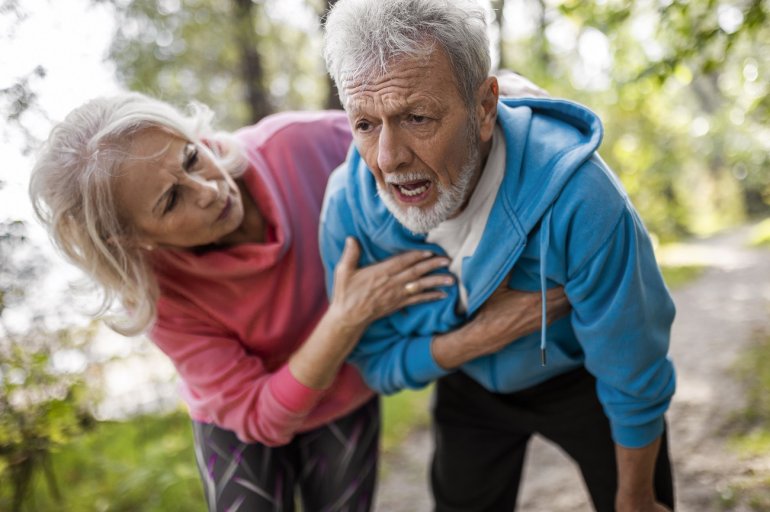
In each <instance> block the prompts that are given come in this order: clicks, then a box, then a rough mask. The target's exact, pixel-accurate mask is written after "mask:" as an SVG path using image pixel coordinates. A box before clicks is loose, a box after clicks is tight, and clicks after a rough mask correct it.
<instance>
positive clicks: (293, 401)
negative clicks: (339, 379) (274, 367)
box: [269, 364, 326, 412]
mask: <svg viewBox="0 0 770 512" xmlns="http://www.w3.org/2000/svg"><path fill="white" fill-rule="evenodd" d="M269 385H270V390H271V391H272V392H273V396H274V397H275V399H276V400H277V401H278V402H279V403H280V404H281V405H283V406H284V407H286V409H288V410H290V411H295V412H304V411H308V410H310V409H311V408H313V407H314V406H315V405H316V404H317V403H318V400H320V399H321V397H322V396H323V395H324V393H325V392H326V391H325V390H323V389H313V388H310V387H307V386H306V385H304V384H302V383H301V382H300V381H298V380H297V379H296V378H295V377H294V375H292V374H291V371H289V365H288V364H285V365H283V368H281V369H280V370H278V371H277V372H276V373H274V374H273V378H272V379H270V383H269Z"/></svg>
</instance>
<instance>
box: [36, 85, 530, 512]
mask: <svg viewBox="0 0 770 512" xmlns="http://www.w3.org/2000/svg"><path fill="white" fill-rule="evenodd" d="M210 120H211V114H210V111H209V110H208V109H206V108H205V107H202V106H196V107H194V108H193V109H192V110H191V111H190V113H189V114H183V113H181V112H179V111H178V110H176V109H174V108H173V107H171V106H170V105H168V104H166V103H163V102H160V101H157V100H154V99H152V98H149V97H147V96H144V95H141V94H136V93H129V94H123V95H119V96H116V97H112V98H104V99H96V100H93V101H91V102H89V103H87V104H85V105H83V106H82V107H80V108H78V109H76V110H74V111H73V112H72V113H70V114H69V116H68V117H67V118H66V119H65V121H64V122H62V123H61V124H59V125H58V126H56V127H55V128H54V130H53V131H52V133H51V135H50V138H49V140H48V141H47V144H46V145H45V147H44V148H43V150H42V152H41V154H40V156H39V159H38V161H37V164H36V166H35V169H34V172H33V174H32V179H31V184H30V194H31V197H32V201H33V203H34V206H35V209H36V212H37V214H38V215H39V217H40V218H41V219H42V221H43V222H44V224H45V225H46V226H47V228H48V229H49V232H50V234H51V236H52V238H53V240H54V242H55V244H56V245H57V246H58V248H59V249H60V250H61V251H62V252H63V253H64V255H65V256H66V257H67V258H68V259H69V260H70V261H72V262H74V263H75V264H76V265H77V266H79V267H80V268H81V269H83V270H84V271H85V272H86V273H87V274H88V275H89V276H90V277H92V278H93V279H94V280H95V281H96V283H97V284H98V285H99V286H100V287H101V290H102V292H103V303H102V313H104V312H107V311H108V310H114V306H118V307H119V308H122V311H124V313H125V314H123V315H122V316H121V317H119V318H116V317H112V318H111V325H112V326H113V327H114V328H115V329H116V330H118V331H119V332H122V333H125V334H138V333H142V332H144V331H148V333H149V336H150V338H151V339H152V341H153V342H154V343H155V344H157V346H158V347H160V349H161V350H162V351H163V352H164V353H165V354H166V355H167V356H168V357H169V358H170V359H171V360H172V361H173V363H174V365H175V367H176V369H177V371H178V373H179V376H180V377H181V383H182V392H183V397H184V400H185V401H186V403H187V405H188V407H189V411H190V415H191V417H192V419H193V430H194V440H195V449H196V458H197V463H198V466H199V470H200V473H201V477H202V479H203V482H204V488H205V493H206V498H207V501H208V506H209V509H210V510H212V511H213V510H234V509H236V508H238V507H240V508H241V509H243V510H251V511H257V510H293V507H294V492H295V488H297V487H298V488H299V492H300V496H301V499H302V502H303V505H304V509H305V510H343V509H344V510H347V509H351V510H352V509H355V510H368V509H369V508H370V506H371V503H372V500H373V494H374V485H375V477H376V461H377V440H378V431H379V410H378V403H377V401H376V400H375V399H374V398H373V393H372V392H371V391H370V390H369V389H368V388H367V387H366V386H365V385H364V384H363V382H362V380H361V378H360V376H359V374H358V372H357V371H356V370H355V369H353V368H352V367H351V366H349V365H347V364H345V363H344V361H345V358H346V357H347V356H348V354H349V352H350V351H351V349H352V348H353V346H354V344H355V343H356V342H357V341H358V339H359V337H360V335H361V334H362V332H363V331H364V330H365V329H366V327H367V326H368V325H369V323H370V322H372V321H373V320H375V319H377V318H379V317H382V316H384V315H387V314H389V313H391V312H394V311H396V310H398V309H401V308H404V307H405V306H407V305H410V304H414V303H417V302H423V301H430V300H441V299H442V298H443V297H445V295H446V294H445V292H443V291H442V290H441V287H445V286H449V285H451V284H452V283H453V279H452V277H451V276H450V275H449V274H448V273H447V272H445V271H439V272H434V271H436V270H439V269H441V268H442V267H445V266H447V265H448V263H449V262H448V261H447V259H446V258H441V257H435V256H433V255H432V254H430V253H426V252H409V253H405V254H402V255H399V256H396V257H393V258H392V259H389V260H386V261H384V262H380V263H378V264H375V265H371V266H368V267H365V268H358V266H357V262H358V258H359V248H358V245H357V243H356V241H355V240H353V239H349V240H348V242H347V245H346V248H345V252H344V256H343V258H342V260H341V262H340V264H339V265H338V266H337V267H336V270H335V282H336V285H335V288H334V292H333V294H332V296H331V297H330V299H329V301H328V302H327V298H326V295H325V292H324V284H323V281H324V276H323V270H322V267H321V263H320V259H319V254H318V248H317V229H318V222H319V214H320V213H319V212H320V211H321V204H322V199H323V193H324V188H325V185H326V181H327V178H328V176H329V174H330V172H331V171H332V170H333V169H334V168H335V167H336V166H338V165H339V164H340V163H341V162H342V161H343V160H344V158H345V154H346V152H347V149H348V146H349V144H350V141H351V136H350V131H349V128H348V125H347V119H346V117H345V115H344V114H342V113H332V112H322V113H312V114H311V113H302V114H300V113H286V114H279V115H276V116H272V117H269V118H267V119H265V120H263V121H262V122H260V123H259V124H257V125H255V126H252V127H248V128H244V129H242V130H240V131H238V132H236V133H234V134H232V135H231V134H224V133H218V132H215V131H213V130H212V128H211V124H210ZM501 301H509V304H508V305H507V306H506V308H507V309H508V310H510V307H511V304H510V303H511V302H513V303H515V305H516V306H518V307H519V309H520V310H522V311H524V312H525V314H522V315H521V320H520V321H518V322H517V323H516V325H515V326H512V325H511V324H510V323H509V324H508V325H506V326H501V325H499V322H498V323H497V324H495V323H492V322H489V321H488V320H487V318H488V317H486V316H484V315H483V314H481V315H479V317H478V319H477V320H475V322H477V324H481V325H480V327H482V331H483V332H489V333H490V336H493V335H495V334H498V333H499V331H500V330H501V329H506V330H509V331H512V332H511V333H510V334H511V336H510V339H513V338H515V337H517V336H518V335H520V334H521V331H525V330H532V329H535V328H536V327H537V325H538V322H539V311H538V306H537V301H536V295H535V296H533V297H530V296H526V297H525V296H523V295H513V294H510V295H506V296H505V297H502V298H501ZM523 306H526V307H523ZM490 307H495V305H494V304H492V305H491V306H490ZM492 316H494V315H492ZM487 324H488V325H487ZM495 330H497V331H495Z"/></svg>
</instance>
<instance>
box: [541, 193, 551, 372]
mask: <svg viewBox="0 0 770 512" xmlns="http://www.w3.org/2000/svg"><path fill="white" fill-rule="evenodd" d="M550 238H551V208H548V210H546V212H545V215H543V221H542V222H541V224H540V296H541V299H542V300H541V302H542V308H543V310H542V315H541V319H540V365H541V366H545V365H546V364H547V363H548V358H547V357H546V351H545V349H546V343H547V342H546V334H547V328H548V321H547V317H546V313H547V312H548V304H547V302H546V278H545V271H546V264H545V263H546V258H547V257H548V243H549V240H550Z"/></svg>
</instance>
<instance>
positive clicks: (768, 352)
mask: <svg viewBox="0 0 770 512" xmlns="http://www.w3.org/2000/svg"><path fill="white" fill-rule="evenodd" d="M734 370H735V371H734V374H735V375H736V376H737V377H738V379H739V380H740V381H741V382H742V383H743V385H744V387H745V396H746V406H745V408H744V409H743V410H742V411H741V412H740V414H739V416H738V417H737V418H736V421H735V431H734V433H733V434H732V436H731V439H730V447H731V448H732V449H734V450H736V451H737V452H738V453H739V454H740V455H741V456H742V457H745V458H747V459H752V458H756V457H767V454H768V453H770V395H769V394H768V392H767V390H768V389H770V333H767V332H765V333H761V334H759V335H758V337H757V343H756V344H755V345H754V346H753V347H751V348H750V349H749V350H748V351H746V352H745V353H744V354H742V355H741V357H740V359H739V360H738V363H737V364H736V366H735V368H734ZM734 480H735V481H732V482H731V483H730V485H729V486H728V487H726V488H725V489H724V490H723V491H722V492H721V493H720V494H721V501H722V505H723V507H724V508H725V509H728V508H729V509H735V507H736V506H738V505H739V504H745V505H747V506H748V507H749V509H750V510H757V511H760V510H770V471H768V470H767V469H764V470H756V471H752V472H747V473H746V474H745V475H741V477H740V478H739V479H734Z"/></svg>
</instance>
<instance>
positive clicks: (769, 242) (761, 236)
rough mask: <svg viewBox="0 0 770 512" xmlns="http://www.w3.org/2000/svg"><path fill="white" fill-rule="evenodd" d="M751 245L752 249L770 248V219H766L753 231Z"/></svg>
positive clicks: (750, 236) (750, 239) (750, 237)
mask: <svg viewBox="0 0 770 512" xmlns="http://www.w3.org/2000/svg"><path fill="white" fill-rule="evenodd" d="M749 245H751V246H752V247H770V219H765V220H763V221H762V222H760V223H759V224H757V225H756V226H754V228H753V229H752V230H751V234H750V235H749Z"/></svg>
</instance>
